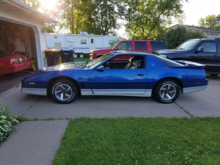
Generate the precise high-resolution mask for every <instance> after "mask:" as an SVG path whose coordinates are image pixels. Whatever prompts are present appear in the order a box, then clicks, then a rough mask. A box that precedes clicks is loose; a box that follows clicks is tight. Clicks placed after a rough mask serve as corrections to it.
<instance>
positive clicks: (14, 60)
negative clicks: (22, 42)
mask: <svg viewBox="0 0 220 165" xmlns="http://www.w3.org/2000/svg"><path fill="white" fill-rule="evenodd" d="M17 63H18V59H17V58H15V59H11V60H10V64H17Z"/></svg>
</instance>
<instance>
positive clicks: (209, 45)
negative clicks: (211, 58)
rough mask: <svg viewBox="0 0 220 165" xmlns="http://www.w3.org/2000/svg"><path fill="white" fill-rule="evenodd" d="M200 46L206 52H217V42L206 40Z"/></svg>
mask: <svg viewBox="0 0 220 165" xmlns="http://www.w3.org/2000/svg"><path fill="white" fill-rule="evenodd" d="M200 47H201V48H203V49H204V52H216V42H204V43H203V44H202V45H201V46H200Z"/></svg>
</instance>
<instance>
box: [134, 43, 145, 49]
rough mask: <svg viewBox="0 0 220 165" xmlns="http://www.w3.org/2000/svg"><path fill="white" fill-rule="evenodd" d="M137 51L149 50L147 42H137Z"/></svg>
mask: <svg viewBox="0 0 220 165" xmlns="http://www.w3.org/2000/svg"><path fill="white" fill-rule="evenodd" d="M135 50H147V43H146V42H145V41H135Z"/></svg>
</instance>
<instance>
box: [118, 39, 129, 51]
mask: <svg viewBox="0 0 220 165" xmlns="http://www.w3.org/2000/svg"><path fill="white" fill-rule="evenodd" d="M116 49H117V50H132V44H131V41H125V42H122V43H120V44H119V45H118V47H117V48H116Z"/></svg>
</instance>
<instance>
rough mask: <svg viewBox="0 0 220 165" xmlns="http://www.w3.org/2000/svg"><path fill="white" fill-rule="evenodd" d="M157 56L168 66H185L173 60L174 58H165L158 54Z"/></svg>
mask: <svg viewBox="0 0 220 165" xmlns="http://www.w3.org/2000/svg"><path fill="white" fill-rule="evenodd" d="M157 58H158V59H159V60H160V61H161V62H162V63H163V64H164V65H166V66H168V67H180V66H184V65H183V64H180V63H177V62H175V61H172V60H168V59H166V58H163V57H159V56H157Z"/></svg>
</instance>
